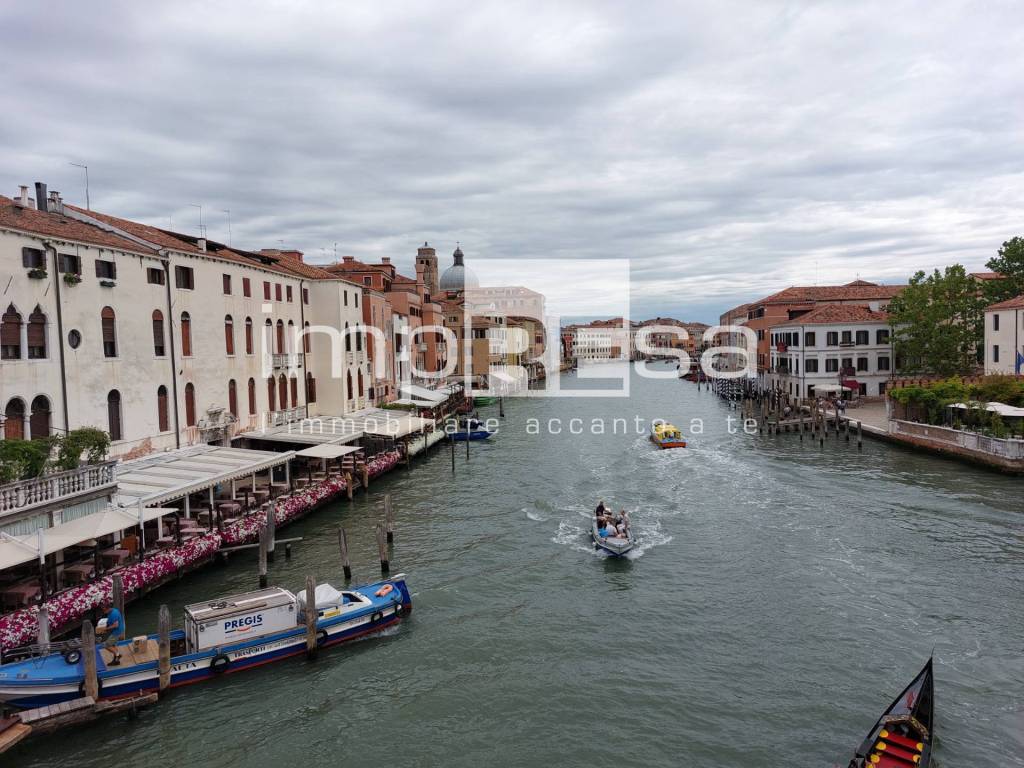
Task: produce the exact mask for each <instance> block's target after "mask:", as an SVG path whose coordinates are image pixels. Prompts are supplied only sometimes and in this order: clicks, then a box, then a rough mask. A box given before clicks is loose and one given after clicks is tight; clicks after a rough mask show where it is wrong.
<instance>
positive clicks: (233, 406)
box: [228, 379, 238, 418]
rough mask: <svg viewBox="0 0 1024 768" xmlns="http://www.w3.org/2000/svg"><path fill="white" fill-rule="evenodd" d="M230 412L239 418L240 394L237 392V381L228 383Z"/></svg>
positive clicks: (232, 380)
mask: <svg viewBox="0 0 1024 768" xmlns="http://www.w3.org/2000/svg"><path fill="white" fill-rule="evenodd" d="M228 410H229V411H231V413H232V414H233V415H234V416H235V418H238V393H237V392H236V391H235V380H234V379H231V380H230V381H229V382H228Z"/></svg>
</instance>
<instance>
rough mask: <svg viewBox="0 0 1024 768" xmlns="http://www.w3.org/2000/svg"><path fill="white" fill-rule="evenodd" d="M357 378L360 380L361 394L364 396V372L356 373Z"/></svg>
mask: <svg viewBox="0 0 1024 768" xmlns="http://www.w3.org/2000/svg"><path fill="white" fill-rule="evenodd" d="M356 380H357V381H358V382H359V396H360V397H362V396H363V372H362V371H359V372H358V373H357V374H356Z"/></svg>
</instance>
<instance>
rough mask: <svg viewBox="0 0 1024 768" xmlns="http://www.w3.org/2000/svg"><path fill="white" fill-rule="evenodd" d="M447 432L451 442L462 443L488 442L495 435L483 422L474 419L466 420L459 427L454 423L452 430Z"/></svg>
mask: <svg viewBox="0 0 1024 768" xmlns="http://www.w3.org/2000/svg"><path fill="white" fill-rule="evenodd" d="M447 431H448V439H449V440H455V441H456V442H460V443H462V442H465V441H466V440H486V439H487V438H489V437H490V436H491V435H493V434H494V433H493V432H491V431H490V430H489V429H487V427H485V426H484V423H483V422H482V421H480V420H479V419H474V418H468V419H464V420H462V421H460V422H459V424H458V425H457V426H456V425H455V424H454V423H452V428H451V429H448V430H447Z"/></svg>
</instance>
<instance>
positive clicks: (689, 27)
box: [0, 0, 1024, 320]
mask: <svg viewBox="0 0 1024 768" xmlns="http://www.w3.org/2000/svg"><path fill="white" fill-rule="evenodd" d="M1022 22H1024V6H1022V5H1021V4H1020V3H1019V2H1016V1H1013V2H989V3H985V4H980V5H978V4H972V3H967V2H942V1H941V0H938V1H933V2H927V3H924V2H922V3H901V4H893V3H891V2H877V3H876V2H857V3H851V2H848V0H837V2H816V3H798V2H772V1H771V0H756V2H755V0H750V1H749V2H743V3H729V2H718V1H716V2H704V3H691V4H686V3H679V2H663V3H636V2H630V3H623V2H608V3H600V2H572V1H571V0H559V2H542V3H536V4H532V3H528V2H516V3H508V2H504V3H494V4H490V3H485V2H472V3H470V2H464V3H456V2H442V1H439V2H431V3H422V2H419V3H405V2H388V3H368V2H362V3H360V2H354V1H353V2H329V1H328V2H324V1H323V0H321V2H317V3H309V4H305V3H302V2H295V1H289V2H277V3H270V4H266V5H263V6H260V5H259V4H258V3H255V2H239V3H231V2H218V3H195V4H193V3H189V2H175V3H167V4H164V6H163V10H160V8H159V7H158V4H155V3H152V4H151V3H138V2H132V3H124V4H102V3H93V2H90V3H70V2H69V3H43V2H38V1H36V0H24V1H23V2H17V3H4V4H3V6H2V8H0V49H2V50H3V51H4V57H3V58H4V70H5V71H4V76H3V77H2V78H0V106H2V108H3V118H2V119H0V183H2V186H0V192H2V193H3V194H6V195H12V194H13V193H14V192H16V190H17V185H18V184H20V183H31V182H34V181H45V182H47V183H48V184H49V185H50V188H51V189H58V190H60V191H61V192H62V193H63V195H64V197H65V199H66V200H70V201H74V202H83V203H84V197H85V193H84V183H83V177H82V171H81V170H80V169H77V168H74V167H72V166H70V165H69V164H68V163H69V162H82V163H88V165H89V173H90V180H91V193H92V194H91V197H92V205H93V207H94V208H96V209H98V210H103V211H106V212H109V213H112V214H116V215H120V216H124V217H128V218H135V219H138V220H142V221H146V222H149V223H153V224H157V225H160V226H167V225H168V223H170V225H171V226H172V227H174V228H175V229H178V230H181V231H186V232H196V231H197V230H198V223H199V210H198V209H197V208H195V207H192V205H193V204H201V205H202V206H203V216H204V221H205V223H206V225H207V230H208V235H209V237H211V238H214V239H221V240H227V214H226V213H224V210H225V209H230V211H231V223H232V241H233V243H234V244H235V245H236V246H241V247H246V248H253V249H257V248H260V247H278V246H280V245H282V244H283V245H286V246H289V247H296V248H300V249H302V250H304V251H305V252H306V253H307V257H308V259H309V260H310V261H328V260H331V259H332V258H333V255H334V252H335V247H336V248H337V253H338V254H339V255H341V254H352V255H354V256H356V257H357V258H360V259H365V260H373V259H377V258H379V257H381V256H385V255H387V256H391V257H392V258H393V259H395V260H397V261H398V263H399V264H400V265H411V262H412V257H413V256H414V254H415V248H416V246H417V244H419V243H421V242H423V241H424V240H429V241H430V242H431V243H432V244H435V245H436V246H437V247H438V249H439V252H440V253H442V254H443V256H444V258H443V260H442V263H447V262H448V260H449V254H450V253H451V251H452V249H453V248H454V246H455V242H456V241H461V243H462V247H463V249H464V250H465V252H466V255H467V263H469V264H472V263H473V262H474V261H478V260H481V259H492V258H501V259H510V258H532V259H548V258H557V259H588V260H603V259H622V258H628V259H630V261H631V276H632V283H631V286H632V312H633V316H634V317H642V316H649V315H654V314H658V313H661V314H673V315H675V316H678V317H682V318H685V319H694V320H700V319H702V320H711V319H713V318H715V317H717V315H718V313H719V311H720V310H721V309H723V308H725V307H728V306H731V305H733V304H736V303H740V302H742V301H746V300H749V299H751V298H754V297H756V296H759V295H763V294H765V293H767V292H769V291H772V290H776V289H779V288H781V287H785V286H786V285H791V284H814V283H822V284H824V283H832V282H848V281H849V280H852V279H855V278H857V277H860V278H864V279H874V280H880V281H886V282H899V281H903V280H905V279H906V277H907V276H908V275H909V274H910V273H911V272H913V270H915V269H917V268H925V269H928V268H931V267H934V266H940V265H945V264H949V263H953V262H957V261H959V262H962V263H964V264H965V265H966V266H968V267H969V268H974V269H977V268H981V267H982V265H983V263H984V262H985V260H986V259H987V258H989V256H991V255H992V254H993V253H994V252H995V250H996V249H997V248H998V246H999V244H1000V243H1001V242H1002V241H1003V240H1005V239H1007V238H1008V237H1010V236H1012V235H1014V234H1017V233H1020V232H1021V231H1022V230H1024V223H1022V221H1021V202H1022V200H1024V173H1022V167H1021V164H1022V162H1024V136H1022V131H1024V93H1022V91H1024V57H1022V56H1021V51H1022V50H1024V23H1022ZM335 244H336V246H335ZM601 313H602V310H601V308H600V307H595V314H601Z"/></svg>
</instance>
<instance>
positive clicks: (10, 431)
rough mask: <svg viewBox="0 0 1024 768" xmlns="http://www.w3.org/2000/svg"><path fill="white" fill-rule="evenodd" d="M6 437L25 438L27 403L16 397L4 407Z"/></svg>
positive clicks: (13, 438) (7, 438)
mask: <svg viewBox="0 0 1024 768" xmlns="http://www.w3.org/2000/svg"><path fill="white" fill-rule="evenodd" d="M4 439H5V440H24V439H25V403H24V401H22V400H19V399H18V398H14V399H13V400H11V401H10V402H8V403H7V407H6V408H5V409H4Z"/></svg>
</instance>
